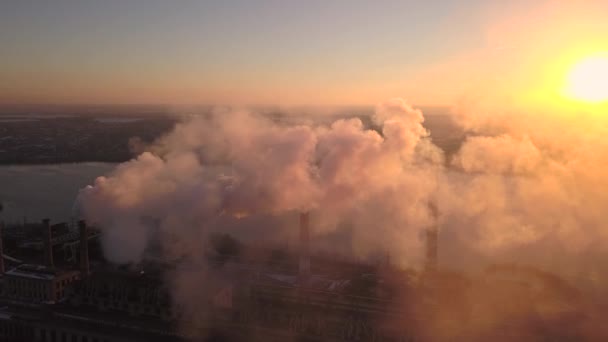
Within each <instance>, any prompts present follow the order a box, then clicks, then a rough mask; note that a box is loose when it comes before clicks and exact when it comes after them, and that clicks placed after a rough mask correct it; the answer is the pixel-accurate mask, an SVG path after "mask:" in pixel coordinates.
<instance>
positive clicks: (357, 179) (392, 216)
mask: <svg viewBox="0 0 608 342" xmlns="http://www.w3.org/2000/svg"><path fill="white" fill-rule="evenodd" d="M524 113H525V112H521V111H518V112H516V113H510V112H507V111H504V112H501V111H496V110H484V109H483V108H460V109H457V110H456V111H455V112H454V115H453V117H454V118H455V119H456V121H457V122H459V124H460V126H461V127H462V129H463V130H464V131H465V132H467V138H466V140H465V141H464V142H463V143H462V145H461V146H460V148H459V149H458V150H457V152H456V153H455V154H454V155H451V156H449V157H447V158H446V157H445V156H444V153H443V152H442V151H441V150H440V149H439V148H438V147H437V146H435V145H434V144H433V143H432V140H431V136H430V133H429V132H428V131H427V130H426V129H425V127H424V126H423V122H424V117H423V114H422V112H421V111H420V110H418V109H415V108H413V107H411V106H410V105H409V104H407V103H406V102H405V101H403V100H401V99H393V100H390V101H387V102H385V103H382V104H380V105H379V106H377V108H376V110H375V114H374V115H373V117H372V121H371V125H370V124H368V125H366V124H364V123H363V122H362V121H361V119H359V118H350V119H338V120H336V121H335V122H333V123H330V124H324V123H318V121H317V120H312V119H311V121H302V120H298V121H294V122H290V121H289V120H287V121H278V120H273V119H271V118H270V117H269V116H263V115H258V114H256V113H254V112H250V111H233V110H218V111H217V112H216V113H213V115H204V116H195V117H191V118H189V119H188V120H185V121H184V122H183V123H180V124H178V125H177V127H176V128H175V129H174V131H173V132H171V133H170V134H168V135H167V136H165V137H163V138H162V139H160V140H159V141H158V142H157V143H155V144H154V146H151V147H149V148H148V150H149V151H148V152H144V153H143V154H141V155H140V156H138V157H137V158H136V159H134V160H132V161H130V162H128V163H124V164H122V165H120V166H119V167H118V168H117V169H116V170H115V171H114V172H113V173H111V174H110V175H108V176H107V177H100V178H98V179H97V180H96V181H95V184H94V185H93V186H92V187H89V188H87V189H84V190H83V191H82V192H81V194H80V199H79V200H80V203H81V206H82V209H83V213H84V215H85V217H86V218H87V219H88V220H90V221H91V222H93V223H94V224H96V225H97V226H99V227H101V228H102V229H103V231H104V235H103V238H104V249H105V253H106V256H107V257H108V259H109V260H111V261H113V262H117V263H136V262H139V261H140V260H141V259H142V258H143V257H144V255H145V253H146V252H147V251H148V250H149V249H150V246H151V245H152V244H153V241H156V242H158V241H160V248H161V251H162V254H163V256H164V258H166V259H169V260H177V259H180V260H184V257H186V258H187V259H186V260H189V261H188V263H189V265H190V267H191V268H192V267H194V268H196V267H195V266H192V265H200V259H202V256H203V254H204V248H202V246H204V245H205V243H206V239H207V233H208V232H209V231H211V230H217V229H222V227H224V226H226V225H234V224H236V225H239V222H241V224H243V225H245V226H246V225H247V223H246V222H247V221H248V219H249V218H252V217H274V218H280V217H282V216H285V215H287V216H289V215H292V216H293V217H292V219H287V220H282V219H275V220H274V221H273V222H274V223H275V225H274V226H265V227H264V231H265V232H267V234H279V235H278V236H281V235H280V234H281V233H282V232H285V231H294V230H295V228H296V224H297V220H296V219H295V213H297V212H301V211H312V212H313V214H314V229H315V236H316V239H318V240H319V244H316V245H323V242H322V241H323V239H324V238H327V239H329V240H331V248H332V249H333V250H334V251H339V252H348V253H350V254H353V255H355V256H357V257H364V258H365V257H370V256H373V255H374V253H379V252H380V253H384V252H388V253H390V255H391V257H392V260H393V261H394V262H395V263H397V264H399V265H400V266H404V267H419V266H420V265H421V262H422V255H423V243H424V241H423V239H422V234H421V233H422V232H423V231H424V229H426V228H427V227H429V226H431V225H433V224H438V225H439V227H440V235H439V236H440V238H439V245H440V264H442V265H443V266H444V267H446V268H457V269H468V270H476V269H477V270H478V269H480V268H481V267H484V266H485V265H488V264H490V263H493V262H516V263H522V264H529V265H534V266H536V267H539V268H542V269H545V270H549V271H551V272H554V273H556V274H559V275H560V276H563V277H564V278H565V279H566V280H567V281H569V282H571V283H574V284H576V285H577V286H580V287H581V288H583V289H585V290H586V291H589V293H594V294H598V295H599V294H601V293H605V290H604V287H605V284H607V282H608V279H607V275H608V269H607V266H605V265H606V263H605V261H606V260H607V258H608V252H606V249H605V246H606V243H607V242H608V230H607V229H606V224H605V222H606V219H607V218H608V217H607V214H606V208H608V192H606V191H605V189H608V173H606V170H605V166H606V165H608V140H606V139H605V137H606V136H608V135H607V133H608V125H607V121H608V119H606V118H604V117H603V116H601V115H577V116H572V115H568V114H563V113H550V114H542V113H541V114H534V113H525V114H524ZM429 204H433V205H434V206H436V207H437V208H438V212H439V216H438V217H434V216H433V214H432V213H431V211H430V210H429ZM228 221H229V223H227V222H228ZM235 222H236V223H235ZM287 222H291V223H287ZM277 223H279V225H281V226H280V227H276V225H277ZM258 226H259V224H258ZM345 227H346V228H345ZM281 238H283V237H280V238H279V239H281ZM336 240H338V241H336ZM201 267H202V266H201ZM191 275H192V273H184V274H182V275H181V277H180V276H179V275H178V276H176V277H175V279H191V278H190V277H191ZM194 277H197V275H194ZM184 284H188V282H187V281H186V282H185V283H184ZM182 285H183V284H182ZM501 286H502V285H501ZM505 286H508V285H505ZM183 287H184V286H181V287H180V286H177V287H176V288H178V289H179V288H183ZM186 287H187V286H186ZM176 291H177V292H178V293H177V294H176V297H177V298H189V295H188V294H187V293H186V294H184V293H182V292H180V291H179V290H176ZM482 291H486V290H483V289H482ZM186 292H187V291H186ZM488 295H489V294H488ZM185 301H187V300H185ZM479 301H481V302H480V304H479V305H485V304H483V303H485V299H483V300H482V299H479ZM482 302H483V303H482ZM492 314H496V315H498V313H496V312H492ZM501 315H502V314H501ZM497 317H502V316H500V315H498V316H497ZM497 319H498V318H497ZM590 324H595V323H593V322H592V323H590ZM589 329H591V330H594V328H589Z"/></svg>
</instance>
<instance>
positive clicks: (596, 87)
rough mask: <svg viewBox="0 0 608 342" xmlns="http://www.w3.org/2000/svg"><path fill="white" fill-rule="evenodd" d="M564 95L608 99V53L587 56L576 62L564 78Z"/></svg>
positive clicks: (588, 98) (582, 99)
mask: <svg viewBox="0 0 608 342" xmlns="http://www.w3.org/2000/svg"><path fill="white" fill-rule="evenodd" d="M565 90H566V95H567V96H568V97H571V98H573V99H575V100H580V101H587V102H602V101H607V100H608V53H604V54H600V55H596V56H592V57H587V58H585V59H583V60H581V61H580V62H578V63H576V64H575V65H574V67H573V68H572V69H571V70H570V72H569V74H568V77H567V80H566V89H565Z"/></svg>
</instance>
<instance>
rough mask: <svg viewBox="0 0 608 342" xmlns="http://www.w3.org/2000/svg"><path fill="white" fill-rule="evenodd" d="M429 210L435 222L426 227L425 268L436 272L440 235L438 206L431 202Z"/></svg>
mask: <svg viewBox="0 0 608 342" xmlns="http://www.w3.org/2000/svg"><path fill="white" fill-rule="evenodd" d="M429 211H430V212H431V215H432V217H433V224H432V225H431V227H429V228H427V229H426V262H425V265H424V268H425V270H426V271H427V272H434V271H435V270H436V269H437V255H438V252H439V251H438V248H439V247H438V243H437V240H438V237H439V227H438V226H437V218H438V212H437V206H436V205H435V204H434V203H429Z"/></svg>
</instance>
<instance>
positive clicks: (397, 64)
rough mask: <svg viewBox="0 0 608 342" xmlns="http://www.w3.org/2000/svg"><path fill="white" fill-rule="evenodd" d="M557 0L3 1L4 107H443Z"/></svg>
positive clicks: (0, 94)
mask: <svg viewBox="0 0 608 342" xmlns="http://www.w3.org/2000/svg"><path fill="white" fill-rule="evenodd" d="M530 3H534V5H533V7H532V5H530ZM587 3H588V2H587ZM598 3H599V2H598ZM552 4H555V3H552V2H543V1H484V0H468V1H467V0H443V1H426V2H423V1H406V0H402V1H328V0H324V1H286V0H282V1H230V0H227V1H186V0H183V1H156V0H124V1H123V0H120V1H114V0H105V1H86V0H74V1H68V0H54V1H25V0H12V1H11V0H5V1H2V2H0V46H1V47H2V48H1V49H0V60H1V63H0V102H1V103H243V104H274V103H279V104H344V105H349V104H373V103H375V102H377V101H381V100H383V99H385V98H388V97H392V96H403V97H406V98H410V99H411V101H412V102H414V103H421V104H446V103H449V102H451V101H453V100H454V99H456V98H458V97H459V96H462V95H463V93H465V92H466V91H465V90H464V89H466V88H467V87H466V86H467V85H466V84H464V83H468V81H466V82H465V81H463V80H469V79H471V78H473V79H474V77H473V76H471V75H474V72H473V71H474V70H473V69H474V68H475V65H476V64H477V63H476V62H475V61H474V60H473V57H472V56H475V58H480V59H483V60H484V61H487V60H488V59H489V57H488V55H487V54H488V51H489V52H490V53H492V54H494V55H496V52H497V51H498V52H499V54H500V55H503V54H504V53H503V52H501V51H508V50H509V49H513V48H517V47H514V46H510V45H509V43H508V42H507V43H506V45H505V44H504V42H503V41H502V39H495V37H494V36H495V35H494V33H493V32H494V31H495V30H493V27H495V23H497V22H498V23H499V27H500V23H501V22H502V23H505V22H506V23H508V25H511V26H515V27H518V26H519V25H518V24H517V22H518V21H519V20H520V19H521V20H522V21H524V25H530V24H531V23H532V24H534V25H536V24H538V23H539V22H542V21H543V20H546V18H545V17H544V14H543V13H545V12H551V8H552V6H553V5H552ZM590 12H593V11H590ZM596 12H597V11H596ZM539 13H540V14H539ZM560 13H562V12H560ZM532 14H534V15H532ZM547 17H549V18H553V17H555V16H553V17H551V16H550V15H548V16H547ZM585 19H587V18H585ZM598 22H599V21H598ZM535 23H536V24H535ZM553 24H554V23H553ZM553 24H551V25H553ZM543 25H544V24H542V25H541V26H543ZM598 25H599V24H598ZM555 27H561V26H559V25H556V26H555ZM501 32H502V31H501ZM520 33H521V32H520ZM516 36H517V34H516ZM501 37H502V36H501ZM494 55H493V56H494ZM480 56H483V57H480ZM462 63H465V64H466V66H463V64H462ZM462 68H464V70H457V72H455V73H452V72H447V73H446V70H456V69H462ZM469 69H471V70H470V71H471V72H472V73H471V74H469V73H468V71H469Z"/></svg>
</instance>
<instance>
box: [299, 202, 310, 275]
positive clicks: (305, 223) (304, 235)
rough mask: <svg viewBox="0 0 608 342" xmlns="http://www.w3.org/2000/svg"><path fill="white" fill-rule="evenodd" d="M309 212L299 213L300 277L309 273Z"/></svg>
mask: <svg viewBox="0 0 608 342" xmlns="http://www.w3.org/2000/svg"><path fill="white" fill-rule="evenodd" d="M309 219H310V217H309V212H303V213H301V214H300V262H299V276H300V279H306V278H307V277H308V276H309V275H310V227H309V224H310V221H309Z"/></svg>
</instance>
